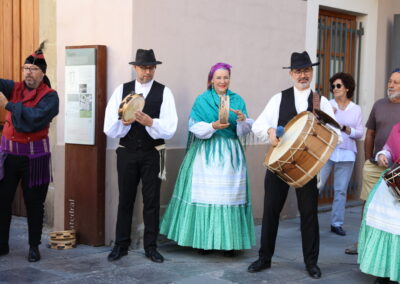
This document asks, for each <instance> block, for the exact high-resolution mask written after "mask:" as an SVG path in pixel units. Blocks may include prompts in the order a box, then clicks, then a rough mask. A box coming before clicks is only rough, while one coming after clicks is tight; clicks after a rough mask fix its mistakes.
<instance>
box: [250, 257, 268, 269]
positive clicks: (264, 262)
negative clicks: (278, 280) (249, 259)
mask: <svg viewBox="0 0 400 284" xmlns="http://www.w3.org/2000/svg"><path fill="white" fill-rule="evenodd" d="M267 268H271V260H270V259H267V258H263V257H260V258H258V259H257V260H256V261H254V262H253V263H252V264H250V266H249V267H248V268H247V271H248V272H259V271H261V270H264V269H267Z"/></svg>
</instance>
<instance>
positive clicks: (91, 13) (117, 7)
mask: <svg viewBox="0 0 400 284" xmlns="http://www.w3.org/2000/svg"><path fill="white" fill-rule="evenodd" d="M56 27H57V62H58V66H57V90H58V93H59V96H60V114H59V116H58V120H57V145H56V151H55V153H54V154H53V157H54V158H53V163H54V164H55V165H54V168H55V169H56V171H55V173H54V184H55V187H56V194H55V205H56V206H55V222H54V225H55V229H63V228H64V171H65V167H64V164H65V157H64V150H65V149H64V145H65V144H64V115H65V104H64V100H65V97H64V90H65V85H64V68H65V64H64V63H65V47H66V46H76V45H96V44H99V45H106V46H107V68H108V69H107V71H108V72H107V93H108V94H111V92H112V91H113V89H114V88H115V87H116V86H117V85H118V84H120V83H122V82H125V81H128V80H130V78H131V77H132V73H131V72H130V69H129V65H128V62H129V60H130V59H131V57H132V29H133V27H132V1H126V0H114V1H112V2H110V1H106V0H101V1H96V0H85V1H78V0H60V1H57V15H56ZM110 166H111V165H110ZM106 170H109V168H108V164H107V169H106ZM77 178H83V177H77Z"/></svg>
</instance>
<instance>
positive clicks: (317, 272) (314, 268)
mask: <svg viewBox="0 0 400 284" xmlns="http://www.w3.org/2000/svg"><path fill="white" fill-rule="evenodd" d="M306 269H307V271H308V274H310V276H311V277H312V278H315V279H319V278H321V269H319V267H318V265H316V264H315V265H311V266H307V267H306Z"/></svg>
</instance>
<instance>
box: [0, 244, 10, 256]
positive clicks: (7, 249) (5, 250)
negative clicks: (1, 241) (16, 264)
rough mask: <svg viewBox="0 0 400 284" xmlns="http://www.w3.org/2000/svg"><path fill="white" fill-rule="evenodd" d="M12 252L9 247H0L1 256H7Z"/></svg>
mask: <svg viewBox="0 0 400 284" xmlns="http://www.w3.org/2000/svg"><path fill="white" fill-rule="evenodd" d="M9 252H10V247H9V246H8V245H3V246H0V256H2V255H6V254H8V253H9Z"/></svg>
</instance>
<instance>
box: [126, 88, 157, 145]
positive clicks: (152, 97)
mask: <svg viewBox="0 0 400 284" xmlns="http://www.w3.org/2000/svg"><path fill="white" fill-rule="evenodd" d="M132 91H133V92H135V81H131V82H128V83H125V84H124V86H123V91H122V99H124V98H125V97H126V96H127V95H129V94H130V93H132ZM163 94H164V85H162V84H160V83H158V82H156V81H154V82H153V85H152V86H151V89H150V92H149V93H148V95H147V97H146V102H145V104H144V108H143V112H144V113H146V114H147V115H149V116H150V117H151V118H159V117H160V109H161V104H162V102H163ZM164 143H165V142H164V140H163V139H155V140H154V139H153V138H151V136H150V135H149V133H147V131H146V128H145V126H143V125H141V124H140V123H138V122H134V123H132V125H131V129H130V130H129V132H128V133H127V134H126V135H125V136H124V137H122V138H121V139H120V140H119V144H120V145H122V146H124V147H126V148H128V149H129V150H132V151H135V150H138V149H142V150H150V149H152V148H154V147H155V146H158V145H162V144H164Z"/></svg>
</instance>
